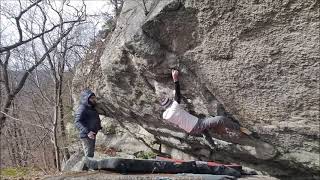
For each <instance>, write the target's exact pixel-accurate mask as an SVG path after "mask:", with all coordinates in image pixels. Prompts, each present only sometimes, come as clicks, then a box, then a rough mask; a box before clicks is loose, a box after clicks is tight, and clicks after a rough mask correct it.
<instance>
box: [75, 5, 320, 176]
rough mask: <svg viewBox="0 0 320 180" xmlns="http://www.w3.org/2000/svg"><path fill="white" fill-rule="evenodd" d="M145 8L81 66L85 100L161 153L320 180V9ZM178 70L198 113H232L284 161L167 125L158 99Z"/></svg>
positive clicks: (188, 102) (126, 16)
mask: <svg viewBox="0 0 320 180" xmlns="http://www.w3.org/2000/svg"><path fill="white" fill-rule="evenodd" d="M145 2H146V4H145V5H146V6H145V7H146V8H144V5H143V1H142V0H141V1H140V0H134V1H133V0H132V1H131V0H130V1H126V2H125V4H124V7H123V9H122V12H121V15H120V17H119V19H118V22H117V27H116V29H115V31H114V32H113V33H112V34H111V35H110V36H108V37H107V39H103V40H102V41H101V42H100V45H99V46H98V47H97V50H96V54H94V55H91V57H90V58H88V59H87V60H86V61H84V62H82V63H81V64H80V65H79V66H78V69H77V73H76V77H75V79H74V93H75V99H77V94H79V92H80V91H81V90H82V89H83V88H86V87H89V88H91V89H93V90H94V91H95V92H96V94H97V95H98V96H99V97H100V103H99V111H100V113H101V114H103V115H107V116H109V117H111V118H114V119H115V120H117V121H118V123H119V124H120V125H122V126H123V127H124V128H126V129H127V130H129V131H133V130H134V128H130V127H132V126H127V125H126V124H128V123H129V124H130V123H131V124H135V126H137V125H138V126H140V127H143V128H144V129H145V130H146V131H147V132H149V133H151V134H152V136H149V137H148V138H147V141H145V142H144V143H145V144H147V145H149V146H150V148H153V150H154V151H161V152H162V153H169V154H172V155H174V156H175V157H178V158H179V156H180V158H190V159H192V158H194V159H203V160H207V159H211V160H220V161H233V162H239V163H241V164H243V165H246V166H248V167H252V168H255V169H257V170H258V171H261V172H264V173H267V174H271V175H275V176H278V177H292V176H296V177H298V176H299V177H303V178H310V179H312V178H314V179H316V178H319V177H317V176H316V175H317V174H318V173H319V171H320V165H319V161H320V159H319V153H320V152H319V103H320V99H319V94H320V93H319V72H320V71H319V62H320V61H319V60H320V55H319V29H320V28H319V25H320V24H319V1H317V0H311V1H296V0H285V1H261V0H250V1H244V0H237V1H236V0H230V1H222V0H212V1H210V0H202V1H196V0H148V1H145ZM171 68H178V69H179V70H180V72H181V88H182V94H183V96H184V99H183V104H184V105H185V107H186V108H187V109H188V110H190V111H192V112H193V113H195V114H198V115H200V114H213V115H215V114H216V112H217V105H218V104H222V105H223V107H222V109H225V110H226V113H227V114H228V115H229V116H232V117H233V118H235V119H236V120H238V121H239V122H240V123H241V124H242V125H243V126H245V127H247V128H248V129H250V130H253V131H256V132H257V133H258V134H259V135H260V137H261V140H262V141H265V142H267V143H269V144H271V145H273V146H274V147H275V148H276V150H277V154H275V155H273V156H272V157H269V158H263V157H261V156H257V152H255V149H254V148H252V147H247V146H239V145H235V144H226V143H224V142H218V144H219V148H218V149H217V148H213V147H212V146H210V143H208V142H207V141H206V140H205V139H204V138H202V137H192V136H187V135H186V134H185V133H184V132H183V131H181V130H180V129H178V128H175V127H173V126H172V125H170V124H168V123H166V122H164V121H163V120H161V111H162V110H161V107H160V106H159V105H158V103H157V101H158V100H157V99H158V94H159V93H160V92H163V91H168V90H172V89H173V84H172V81H171V79H170V78H171V77H170V73H171V72H170V69H171ZM123 122H126V123H125V124H124V123H123ZM133 135H135V136H136V138H140V140H142V141H143V140H144V139H145V137H143V136H139V134H135V133H133ZM159 144H161V146H160V148H158V147H159ZM176 152H177V153H176ZM178 155H179V156H178Z"/></svg>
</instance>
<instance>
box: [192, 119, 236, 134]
mask: <svg viewBox="0 0 320 180" xmlns="http://www.w3.org/2000/svg"><path fill="white" fill-rule="evenodd" d="M225 128H228V129H231V130H236V131H239V130H240V125H239V124H238V123H235V122H233V121H232V120H231V119H229V118H227V117H224V116H215V117H212V116H209V117H206V118H204V119H199V120H198V123H197V124H196V125H195V127H194V128H193V129H192V131H191V132H190V134H200V133H202V132H203V131H204V130H211V129H212V130H213V131H216V133H218V134H220V133H223V132H224V131H225Z"/></svg>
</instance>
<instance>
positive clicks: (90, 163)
mask: <svg viewBox="0 0 320 180" xmlns="http://www.w3.org/2000/svg"><path fill="white" fill-rule="evenodd" d="M84 166H85V167H84V168H85V169H86V168H87V169H93V170H109V171H116V172H120V173H172V174H177V173H193V174H214V175H230V176H235V177H240V176H241V174H240V172H239V171H237V170H236V169H233V168H230V167H227V166H223V165H217V166H208V165H207V164H204V163H199V162H197V161H186V162H181V163H180V162H179V163H177V162H173V161H168V160H156V159H147V160H146V159H126V158H107V159H102V160H95V159H93V158H85V159H84Z"/></svg>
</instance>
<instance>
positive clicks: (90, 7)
mask: <svg viewBox="0 0 320 180" xmlns="http://www.w3.org/2000/svg"><path fill="white" fill-rule="evenodd" d="M21 2H22V3H25V2H29V1H25V0H22V1H21ZM51 2H53V4H54V5H55V6H56V8H57V9H59V5H61V2H62V1H61V0H55V1H51ZM84 3H85V4H86V10H87V14H88V15H99V14H101V13H105V12H108V13H112V6H111V5H110V2H109V0H84ZM28 4H30V3H28ZM70 4H71V5H72V6H75V7H81V6H82V1H81V0H71V1H70ZM1 11H2V12H1ZM5 11H7V12H10V13H12V14H14V16H17V15H18V13H19V12H20V8H19V3H18V1H17V0H0V12H1V22H0V23H1V24H0V29H1V42H2V43H1V44H6V43H5V41H6V42H8V41H9V42H8V43H9V44H10V41H15V39H16V38H17V37H16V35H17V34H18V33H17V29H16V24H15V22H14V19H11V20H9V19H8V18H6V17H5V16H3V13H4V12H5ZM64 11H65V12H66V13H67V12H70V11H72V9H71V8H70V9H67V8H66V9H65V10H64ZM47 13H48V14H49V15H50V16H52V17H51V18H52V19H57V20H58V17H57V16H56V14H55V13H54V12H53V11H52V12H47ZM51 14H52V15H51ZM24 16H25V17H26V16H27V15H26V14H25V15H24ZM88 20H90V21H95V23H94V24H97V28H98V30H99V29H101V26H102V25H103V22H104V19H103V17H100V18H98V17H95V18H94V19H93V18H89V19H88ZM12 32H14V33H12Z"/></svg>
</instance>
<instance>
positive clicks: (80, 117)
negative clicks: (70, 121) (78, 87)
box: [74, 90, 102, 138]
mask: <svg viewBox="0 0 320 180" xmlns="http://www.w3.org/2000/svg"><path fill="white" fill-rule="evenodd" d="M92 95H94V93H93V92H92V91H90V90H85V91H83V92H82V93H81V97H80V105H79V107H78V110H77V112H76V113H75V121H74V123H75V126H76V128H78V130H79V132H80V138H87V137H88V133H89V132H90V131H93V132H95V133H97V132H98V131H99V130H100V129H102V127H101V120H100V118H99V115H98V113H97V111H96V109H95V108H94V107H93V105H91V104H90V103H89V98H90V97H91V96H92Z"/></svg>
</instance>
